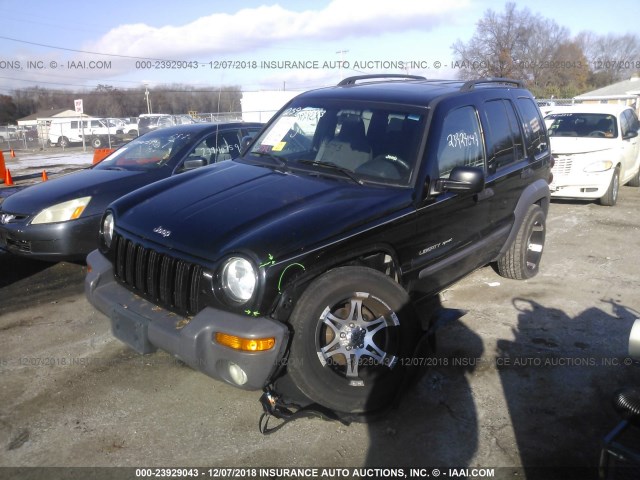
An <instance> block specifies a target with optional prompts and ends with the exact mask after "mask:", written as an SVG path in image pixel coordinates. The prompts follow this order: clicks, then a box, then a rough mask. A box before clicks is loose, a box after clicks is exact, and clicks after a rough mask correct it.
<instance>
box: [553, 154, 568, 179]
mask: <svg viewBox="0 0 640 480" xmlns="http://www.w3.org/2000/svg"><path fill="white" fill-rule="evenodd" d="M572 163H573V161H572V160H571V157H558V156H556V157H555V165H554V166H553V169H552V170H551V172H552V173H553V174H554V175H569V174H570V173H571V165H572Z"/></svg>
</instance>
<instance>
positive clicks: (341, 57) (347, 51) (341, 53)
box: [336, 50, 349, 81]
mask: <svg viewBox="0 0 640 480" xmlns="http://www.w3.org/2000/svg"><path fill="white" fill-rule="evenodd" d="M336 53H339V54H340V69H339V70H340V81H342V63H343V61H344V60H343V59H344V54H345V53H349V50H338V51H337V52H336Z"/></svg>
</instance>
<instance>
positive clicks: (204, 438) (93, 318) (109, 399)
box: [0, 187, 640, 479]
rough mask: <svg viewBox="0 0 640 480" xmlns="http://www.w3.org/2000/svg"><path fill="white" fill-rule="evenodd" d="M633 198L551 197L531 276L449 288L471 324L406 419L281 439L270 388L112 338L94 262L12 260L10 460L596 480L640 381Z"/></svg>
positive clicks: (6, 422)
mask: <svg viewBox="0 0 640 480" xmlns="http://www.w3.org/2000/svg"><path fill="white" fill-rule="evenodd" d="M639 204H640V189H637V188H631V187H623V188H622V189H621V192H620V199H619V203H618V205H617V206H615V207H613V208H609V207H601V206H599V205H597V204H595V203H584V202H553V203H552V205H551V210H550V215H549V218H548V223H547V227H548V232H547V244H546V248H545V253H544V256H543V263H542V267H541V272H540V274H539V275H538V276H537V277H535V278H534V279H532V280H529V281H525V282H518V281H511V280H506V279H503V278H501V277H499V276H498V275H497V274H496V273H495V272H494V271H493V270H492V268H490V267H485V268H483V269H480V270H478V271H476V272H475V273H473V274H472V275H470V276H469V277H467V278H466V279H464V280H463V281H461V282H459V283H458V284H456V285H454V286H453V287H452V288H450V289H448V290H446V291H445V292H443V294H442V301H443V303H444V305H445V306H448V307H452V308H460V309H464V310H467V312H468V313H467V314H466V315H465V316H463V317H462V318H461V319H460V320H459V321H456V322H455V323H452V324H449V325H447V326H445V327H443V328H442V329H441V330H440V331H439V332H438V339H437V340H438V350H437V352H436V354H435V355H434V356H432V357H429V358H426V357H425V358H424V359H423V360H422V363H423V368H422V369H421V375H420V377H419V378H418V379H417V381H416V383H415V385H413V386H412V387H411V388H410V389H409V390H408V391H407V392H406V393H405V395H404V397H403V398H402V401H401V402H400V404H399V406H398V407H397V408H396V409H394V410H392V411H391V412H389V413H388V414H387V415H385V416H384V417H383V418H381V419H380V420H379V421H377V422H375V423H371V424H363V423H354V424H351V425H350V426H345V425H342V424H340V423H336V422H328V421H324V420H321V419H313V418H312V419H301V420H297V421H295V422H292V423H289V424H287V425H285V426H284V427H283V428H282V429H280V430H279V431H277V432H276V433H274V434H272V435H269V436H263V435H261V434H260V433H259V432H258V427H257V425H258V418H259V415H260V413H261V407H260V405H259V403H258V398H259V396H260V392H245V391H241V390H238V389H235V388H233V387H231V386H228V385H226V384H223V383H219V382H216V381H214V380H211V379H209V378H208V377H206V376H204V375H202V374H200V373H197V372H195V371H193V370H191V369H190V368H188V367H185V366H184V365H182V364H181V363H180V362H178V361H176V360H174V359H173V358H171V357H170V356H168V355H166V354H164V353H157V354H154V355H150V356H145V357H140V356H138V355H136V354H135V353H133V352H132V351H129V350H127V348H126V347H124V346H123V345H122V344H120V343H119V342H118V341H116V340H115V339H113V338H112V336H111V334H110V328H109V322H108V320H107V319H106V317H104V316H102V315H101V314H99V313H97V312H95V311H94V310H93V308H92V307H91V306H90V305H89V304H88V302H87V301H86V300H85V298H84V296H83V293H82V287H83V286H82V281H83V276H84V273H85V267H84V266H82V265H76V264H67V263H60V264H46V263H40V262H31V261H26V260H22V259H17V258H13V257H10V256H8V255H2V254H0V272H1V273H0V344H1V345H2V350H1V351H0V452H1V453H0V466H2V467H7V466H11V467H18V466H137V467H139V466H155V467H159V466H163V467H223V466H224V467H238V468H247V467H309V466H319V467H329V468H342V467H345V468H347V467H365V466H367V467H387V468H389V467H393V466H403V467H434V466H439V467H452V468H464V467H469V468H471V467H477V468H494V467H508V468H503V469H500V470H498V471H496V476H495V477H494V478H527V479H531V478H551V472H553V471H554V469H555V468H557V467H572V468H576V467H589V468H590V469H591V470H589V473H588V474H587V473H584V472H581V473H580V478H596V472H595V467H596V466H597V464H598V456H599V450H600V444H601V441H602V438H603V437H604V436H605V435H606V434H607V433H608V432H609V431H610V430H611V429H612V428H613V427H614V426H615V425H616V423H617V421H618V420H617V416H616V414H615V413H614V412H613V409H612V407H611V397H612V393H613V392H614V390H616V389H617V388H619V387H621V386H624V385H633V384H634V383H636V384H637V382H638V380H639V378H640V366H636V365H627V361H626V349H627V338H628V334H629V331H630V329H631V325H632V323H633V321H634V319H635V318H638V317H640V314H639V313H638V312H639V311H640V297H639V296H638V291H639V287H640V276H639V275H638V272H637V271H638V265H640V215H639V214H638V205H639ZM519 467H523V468H519ZM536 467H546V468H547V469H546V470H544V471H543V473H540V471H538V470H536ZM563 471H564V474H563V475H565V477H566V470H563ZM3 472H4V473H5V474H8V472H9V471H3V470H0V476H2V473H3ZM445 478H446V477H445ZM566 478H568V477H566Z"/></svg>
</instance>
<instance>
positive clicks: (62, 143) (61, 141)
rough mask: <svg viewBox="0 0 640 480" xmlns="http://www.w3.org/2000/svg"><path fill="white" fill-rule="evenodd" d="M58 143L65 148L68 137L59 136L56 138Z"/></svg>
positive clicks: (67, 143)
mask: <svg viewBox="0 0 640 480" xmlns="http://www.w3.org/2000/svg"><path fill="white" fill-rule="evenodd" d="M58 145H60V146H61V147H62V148H67V147H68V146H69V139H68V138H67V137H60V138H59V139H58Z"/></svg>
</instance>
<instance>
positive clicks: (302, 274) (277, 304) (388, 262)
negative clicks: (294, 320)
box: [271, 247, 402, 322]
mask: <svg viewBox="0 0 640 480" xmlns="http://www.w3.org/2000/svg"><path fill="white" fill-rule="evenodd" d="M399 265H400V264H399V261H398V258H397V256H396V254H395V252H394V251H393V250H392V249H390V248H388V247H381V248H376V249H371V250H368V251H366V252H360V253H358V254H353V253H352V254H345V255H341V256H335V257H333V258H332V261H327V262H322V263H319V264H317V265H315V266H313V267H311V268H305V269H304V270H302V269H290V270H288V271H287V273H286V274H285V271H283V272H282V275H281V278H280V280H279V286H278V287H279V288H278V295H277V297H276V299H275V301H274V304H273V307H272V308H271V311H272V316H273V317H274V318H275V319H276V320H279V321H282V322H286V321H288V320H289V316H290V315H291V312H292V311H293V307H294V306H295V303H296V302H297V300H298V299H299V298H300V296H301V295H302V294H303V293H304V291H305V290H306V289H307V287H308V286H309V284H310V283H311V282H312V281H314V280H315V279H316V278H318V277H320V276H322V275H324V274H325V273H327V272H328V271H330V270H333V269H336V268H339V267H367V268H371V269H372V270H377V271H379V272H381V273H383V274H384V275H386V276H388V277H389V278H391V279H392V280H393V281H395V282H396V283H398V284H400V285H402V283H401V278H402V277H401V271H400V267H399ZM285 270H286V269H285ZM284 275H287V276H288V278H287V277H285V276H284ZM289 275H290V276H289Z"/></svg>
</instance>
